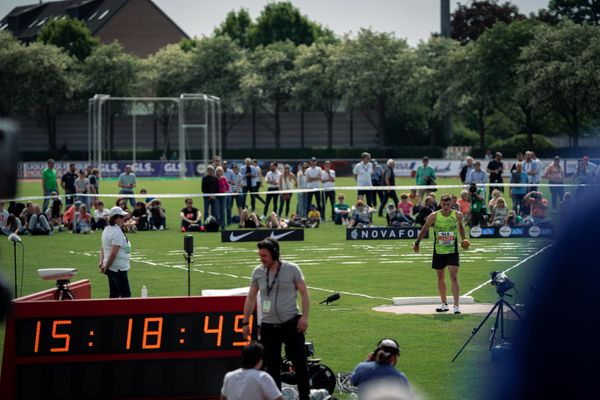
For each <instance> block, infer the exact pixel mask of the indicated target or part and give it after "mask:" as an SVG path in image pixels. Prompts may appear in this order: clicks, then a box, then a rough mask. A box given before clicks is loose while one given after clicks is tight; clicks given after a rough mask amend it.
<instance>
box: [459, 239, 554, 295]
mask: <svg viewBox="0 0 600 400" xmlns="http://www.w3.org/2000/svg"><path fill="white" fill-rule="evenodd" d="M553 245H554V243H550V244H549V245H547V246H545V247H542V248H541V249H539V250H538V251H536V252H535V253H534V254H532V255H530V256H529V257H526V258H525V259H523V260H521V261H519V262H518V263H516V264H515V265H513V266H512V267H510V268H508V269H506V270H504V271H503V272H508V271H510V270H513V269H515V268H517V267H518V266H519V265H521V264H524V263H525V262H527V261H529V260H531V259H532V258H533V257H535V256H537V255H538V254H540V253H542V252H543V251H545V250H546V249H549V248H550V247H552V246H553ZM491 282H492V280H491V279H488V280H487V281H486V282H484V283H482V284H481V285H479V286H477V287H476V288H475V289H471V290H469V291H468V292H467V293H465V294H463V296H470V295H471V293H473V292H475V291H477V290H479V289H481V288H482V287H484V286H485V285H487V284H489V283H491Z"/></svg>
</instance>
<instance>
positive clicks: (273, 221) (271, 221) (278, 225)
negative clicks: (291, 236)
mask: <svg viewBox="0 0 600 400" xmlns="http://www.w3.org/2000/svg"><path fill="white" fill-rule="evenodd" d="M266 226H267V228H269V229H287V227H288V224H287V222H285V220H283V219H281V218H279V216H278V215H277V213H276V212H275V211H273V212H271V215H269V218H267V222H266Z"/></svg>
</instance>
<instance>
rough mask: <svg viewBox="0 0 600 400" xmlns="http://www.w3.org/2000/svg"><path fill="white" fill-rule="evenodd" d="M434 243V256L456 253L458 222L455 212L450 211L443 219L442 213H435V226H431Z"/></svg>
mask: <svg viewBox="0 0 600 400" xmlns="http://www.w3.org/2000/svg"><path fill="white" fill-rule="evenodd" d="M433 231H434V240H435V241H434V242H433V252H434V253H436V254H453V253H458V241H457V238H456V236H457V235H458V221H457V220H456V211H455V210H452V212H451V213H450V215H448V216H447V217H444V216H443V215H442V212H441V211H440V212H438V213H436V216H435V224H433Z"/></svg>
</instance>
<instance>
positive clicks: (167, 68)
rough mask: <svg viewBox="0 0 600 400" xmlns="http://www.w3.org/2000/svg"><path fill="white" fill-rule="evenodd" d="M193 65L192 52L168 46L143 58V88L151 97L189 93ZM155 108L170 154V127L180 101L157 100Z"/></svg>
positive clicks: (177, 46) (172, 45) (141, 78)
mask: <svg viewBox="0 0 600 400" xmlns="http://www.w3.org/2000/svg"><path fill="white" fill-rule="evenodd" d="M191 68H192V65H191V53H189V52H185V51H183V50H182V49H181V48H180V47H179V45H178V44H171V45H167V46H165V47H163V48H162V49H160V50H159V51H157V52H156V53H154V54H152V55H151V56H150V57H148V58H147V59H146V60H144V61H143V63H142V70H141V77H140V84H141V88H144V89H145V90H146V95H149V96H156V97H179V95H181V93H186V92H189V80H190V71H191ZM154 111H155V114H156V119H157V120H158V122H159V124H160V125H161V127H162V136H163V145H164V154H168V153H169V152H170V151H171V142H170V139H169V127H170V125H171V120H172V119H173V117H174V116H175V115H176V114H177V104H176V103H174V102H168V103H165V102H160V103H156V106H155V109H154Z"/></svg>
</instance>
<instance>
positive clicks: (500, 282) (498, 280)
mask: <svg viewBox="0 0 600 400" xmlns="http://www.w3.org/2000/svg"><path fill="white" fill-rule="evenodd" d="M490 276H491V278H492V279H491V281H492V282H491V283H492V285H493V286H496V293H498V295H499V296H500V297H502V296H504V295H506V292H507V291H509V290H510V289H512V288H514V287H515V284H514V283H513V282H512V281H511V280H510V279H508V277H507V276H506V275H505V274H504V272H496V271H492V272H490ZM509 297H512V296H509Z"/></svg>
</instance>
